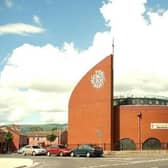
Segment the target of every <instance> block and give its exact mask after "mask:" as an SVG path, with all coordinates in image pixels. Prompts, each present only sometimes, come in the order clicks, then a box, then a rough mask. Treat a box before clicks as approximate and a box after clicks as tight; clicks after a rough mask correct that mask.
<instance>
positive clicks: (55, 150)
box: [47, 145, 71, 156]
mask: <svg viewBox="0 0 168 168" xmlns="http://www.w3.org/2000/svg"><path fill="white" fill-rule="evenodd" d="M70 153H71V150H70V149H68V148H67V147H65V146H64V145H51V146H49V147H47V155H48V156H51V155H52V154H54V155H56V156H69V155H70Z"/></svg>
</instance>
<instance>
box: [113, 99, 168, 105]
mask: <svg viewBox="0 0 168 168" xmlns="http://www.w3.org/2000/svg"><path fill="white" fill-rule="evenodd" d="M113 105H114V106H117V105H165V106H167V105H168V100H162V99H149V98H123V99H114V101H113Z"/></svg>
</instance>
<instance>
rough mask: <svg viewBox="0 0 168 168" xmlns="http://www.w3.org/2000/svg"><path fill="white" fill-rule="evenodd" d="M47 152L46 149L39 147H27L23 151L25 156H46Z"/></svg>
mask: <svg viewBox="0 0 168 168" xmlns="http://www.w3.org/2000/svg"><path fill="white" fill-rule="evenodd" d="M46 153H47V151H46V149H45V148H42V147H41V146H38V145H26V146H25V147H24V149H23V155H33V156H35V155H42V154H46Z"/></svg>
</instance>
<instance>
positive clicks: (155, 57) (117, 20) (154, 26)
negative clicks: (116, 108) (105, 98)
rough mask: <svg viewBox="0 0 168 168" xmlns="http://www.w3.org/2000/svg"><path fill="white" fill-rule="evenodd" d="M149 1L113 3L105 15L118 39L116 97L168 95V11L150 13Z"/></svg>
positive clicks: (105, 9) (116, 44)
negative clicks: (145, 16) (167, 65)
mask: <svg viewBox="0 0 168 168" xmlns="http://www.w3.org/2000/svg"><path fill="white" fill-rule="evenodd" d="M146 2H147V0H127V1H122V0H113V1H109V3H107V4H104V6H103V7H102V8H101V12H102V14H103V16H104V18H105V20H106V22H107V23H108V26H109V27H111V31H112V32H113V34H114V38H115V58H114V61H115V62H114V66H115V94H116V95H126V94H133V95H161V96H168V92H167V84H168V80H167V78H165V76H167V75H168V70H167V68H166V64H167V61H168V57H167V55H168V50H167V49H166V48H167V47H166V44H167V43H168V34H167V28H168V22H167V20H168V11H164V12H163V13H162V15H160V13H159V12H158V11H156V12H151V11H148V12H147V15H148V16H149V20H150V23H149V24H148V23H147V21H146V20H145V18H144V16H143V15H144V12H145V3H146Z"/></svg>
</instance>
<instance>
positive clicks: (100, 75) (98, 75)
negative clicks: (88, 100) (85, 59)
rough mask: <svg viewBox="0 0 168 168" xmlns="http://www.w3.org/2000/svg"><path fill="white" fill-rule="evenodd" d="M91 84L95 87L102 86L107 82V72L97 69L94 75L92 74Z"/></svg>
mask: <svg viewBox="0 0 168 168" xmlns="http://www.w3.org/2000/svg"><path fill="white" fill-rule="evenodd" d="M90 82H91V84H92V85H93V87H95V88H101V87H103V85H104V82H105V74H104V71H102V70H96V71H95V73H94V74H93V75H91V80H90Z"/></svg>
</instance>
